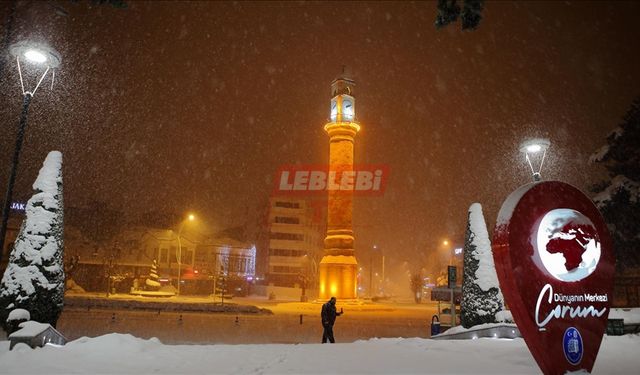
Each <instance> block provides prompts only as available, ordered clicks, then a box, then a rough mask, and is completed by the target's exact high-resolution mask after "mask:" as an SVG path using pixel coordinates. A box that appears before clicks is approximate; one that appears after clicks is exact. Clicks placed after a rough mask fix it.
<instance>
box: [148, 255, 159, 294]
mask: <svg viewBox="0 0 640 375" xmlns="http://www.w3.org/2000/svg"><path fill="white" fill-rule="evenodd" d="M144 284H145V286H146V288H145V289H147V290H158V289H160V278H159V277H158V262H156V260H155V259H154V260H153V264H152V265H151V270H150V271H149V277H147V280H146V281H145V282H144Z"/></svg>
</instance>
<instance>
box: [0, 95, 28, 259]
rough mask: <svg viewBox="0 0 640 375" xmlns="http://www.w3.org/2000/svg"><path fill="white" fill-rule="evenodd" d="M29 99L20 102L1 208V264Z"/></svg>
mask: <svg viewBox="0 0 640 375" xmlns="http://www.w3.org/2000/svg"><path fill="white" fill-rule="evenodd" d="M31 98H32V95H31V93H25V94H24V98H23V101H22V114H21V115H20V125H19V126H18V134H17V136H16V146H15V148H14V149H13V161H12V163H11V172H10V173H9V184H8V186H7V194H6V196H5V199H4V206H3V208H2V227H1V228H0V262H2V254H3V253H4V240H5V235H6V234H7V223H8V221H9V210H10V209H11V199H12V196H13V184H14V183H15V180H16V171H17V170H18V162H19V161H20V150H21V149H22V141H23V140H24V131H25V128H26V127H27V116H28V114H29V104H31Z"/></svg>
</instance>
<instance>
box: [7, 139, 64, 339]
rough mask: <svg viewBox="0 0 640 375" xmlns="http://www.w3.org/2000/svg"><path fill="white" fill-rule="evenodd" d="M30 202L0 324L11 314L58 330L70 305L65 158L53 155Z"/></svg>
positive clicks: (10, 267)
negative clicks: (66, 283)
mask: <svg viewBox="0 0 640 375" xmlns="http://www.w3.org/2000/svg"><path fill="white" fill-rule="evenodd" d="M33 189H34V190H35V193H34V195H33V196H32V197H31V199H29V201H28V202H27V207H26V217H25V219H24V221H23V222H22V226H21V227H20V232H19V233H18V237H17V239H16V241H15V244H14V246H13V250H12V251H11V254H10V256H9V264H8V265H7V269H6V270H5V272H4V275H3V277H2V282H1V283H0V324H2V326H3V328H5V330H6V325H5V324H6V319H7V317H8V315H9V313H10V311H11V310H14V309H17V308H22V309H25V310H27V311H28V312H29V313H30V315H31V319H32V320H35V321H38V322H41V323H49V324H51V325H52V326H54V327H55V326H56V322H57V321H58V317H59V316H60V314H61V313H62V307H63V303H64V281H65V277H64V265H63V251H64V243H63V218H64V215H63V201H62V154H61V153H60V152H58V151H51V152H50V153H49V155H47V158H46V159H45V161H44V163H43V165H42V169H40V173H39V174H38V178H37V179H36V181H35V182H34V183H33Z"/></svg>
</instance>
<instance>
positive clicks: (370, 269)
mask: <svg viewBox="0 0 640 375" xmlns="http://www.w3.org/2000/svg"><path fill="white" fill-rule="evenodd" d="M369 295H370V296H371V297H373V254H371V256H370V257H369Z"/></svg>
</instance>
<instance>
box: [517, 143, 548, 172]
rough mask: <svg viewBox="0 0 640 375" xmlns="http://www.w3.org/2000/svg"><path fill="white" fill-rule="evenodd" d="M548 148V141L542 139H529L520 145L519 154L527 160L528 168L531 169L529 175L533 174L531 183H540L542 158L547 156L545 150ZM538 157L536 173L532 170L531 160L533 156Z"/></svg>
mask: <svg viewBox="0 0 640 375" xmlns="http://www.w3.org/2000/svg"><path fill="white" fill-rule="evenodd" d="M549 146H551V142H549V140H548V139H543V138H538V139H531V140H528V141H525V142H523V143H522V144H521V145H520V152H522V153H523V154H524V155H525V158H526V159H527V163H529V168H531V173H532V174H533V181H540V180H541V179H542V177H541V175H540V172H541V171H542V164H543V163H544V158H545V156H546V155H547V150H548V149H549ZM538 155H541V156H539V159H540V166H539V167H538V170H537V171H536V170H535V169H534V168H533V163H532V162H531V158H532V157H533V156H538ZM536 159H537V158H536Z"/></svg>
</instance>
